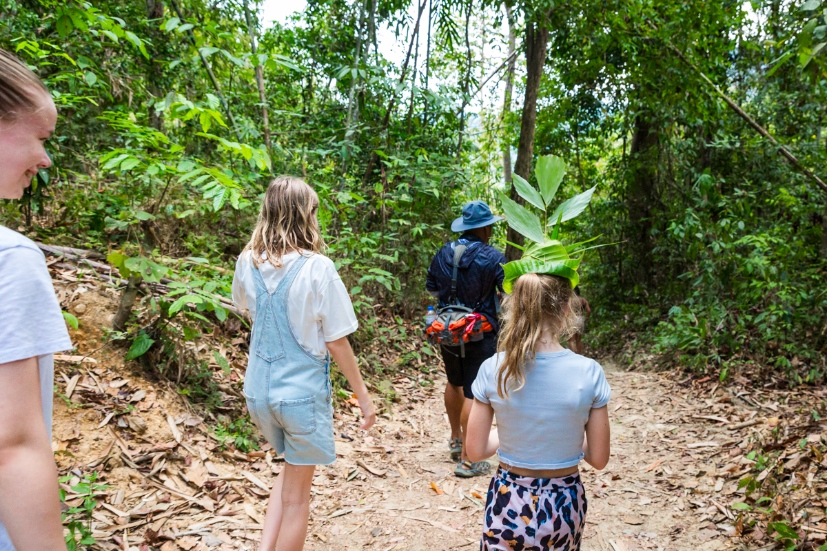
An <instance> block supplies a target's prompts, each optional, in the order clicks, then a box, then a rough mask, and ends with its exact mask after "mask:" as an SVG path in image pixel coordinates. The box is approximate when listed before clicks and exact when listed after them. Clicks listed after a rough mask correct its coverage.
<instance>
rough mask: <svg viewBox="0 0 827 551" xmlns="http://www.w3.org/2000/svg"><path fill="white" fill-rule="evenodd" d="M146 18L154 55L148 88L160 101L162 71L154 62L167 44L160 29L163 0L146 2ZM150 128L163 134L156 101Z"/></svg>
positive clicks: (162, 119) (151, 113)
mask: <svg viewBox="0 0 827 551" xmlns="http://www.w3.org/2000/svg"><path fill="white" fill-rule="evenodd" d="M146 18H147V20H149V21H150V24H149V31H148V33H149V37H150V39H151V40H152V42H153V52H152V53H153V55H152V56H150V60H149V71H148V74H147V87H146V88H147V91H148V92H149V93H150V95H151V96H152V97H153V99H159V98H160V97H161V96H162V95H163V90H162V88H161V77H162V70H161V69H160V65H159V64H157V63H156V62H155V61H154V60H155V59H157V58H159V57H162V56H161V55H158V54H161V52H158V49H159V48H161V47H162V46H161V45H162V44H164V43H165V42H164V39H163V34H162V33H161V31H160V30H159V28H158V27H159V25H160V23H161V21H163V20H164V3H163V1H162V0H146ZM163 57H166V56H163ZM149 126H151V127H152V128H154V129H155V130H158V131H159V132H163V128H164V116H163V114H162V113H159V112H158V111H156V110H155V102H154V101H152V102H150V103H149Z"/></svg>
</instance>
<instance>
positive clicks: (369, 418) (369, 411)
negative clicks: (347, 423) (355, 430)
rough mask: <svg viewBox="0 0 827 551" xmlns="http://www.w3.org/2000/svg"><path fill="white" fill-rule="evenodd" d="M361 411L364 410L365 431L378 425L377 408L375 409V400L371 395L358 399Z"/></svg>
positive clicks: (362, 425)
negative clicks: (375, 424)
mask: <svg viewBox="0 0 827 551" xmlns="http://www.w3.org/2000/svg"><path fill="white" fill-rule="evenodd" d="M358 400H359V409H361V410H362V424H361V428H362V429H363V430H368V429H369V428H371V427H372V426H373V424H374V423H376V408H375V407H373V400H372V399H371V397H370V394H365V395H364V396H360V397H358Z"/></svg>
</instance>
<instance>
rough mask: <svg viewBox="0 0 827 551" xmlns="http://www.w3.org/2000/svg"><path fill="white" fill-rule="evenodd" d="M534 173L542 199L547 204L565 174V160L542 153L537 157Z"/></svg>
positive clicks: (555, 193) (552, 197)
mask: <svg viewBox="0 0 827 551" xmlns="http://www.w3.org/2000/svg"><path fill="white" fill-rule="evenodd" d="M534 174H535V175H536V176H537V183H538V184H540V193H542V194H543V201H545V203H546V206H548V205H550V204H551V201H552V200H553V199H554V196H555V195H557V189H558V188H559V187H560V182H562V181H563V176H565V174H566V162H565V161H564V160H563V159H561V158H560V157H558V156H557V155H543V156H542V157H540V158H539V159H537V168H536V169H534Z"/></svg>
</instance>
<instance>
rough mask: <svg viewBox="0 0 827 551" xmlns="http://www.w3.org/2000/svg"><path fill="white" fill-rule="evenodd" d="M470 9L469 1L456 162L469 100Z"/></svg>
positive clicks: (466, 16) (469, 3)
mask: <svg viewBox="0 0 827 551" xmlns="http://www.w3.org/2000/svg"><path fill="white" fill-rule="evenodd" d="M472 7H473V3H472V2H471V1H470V0H469V2H468V6H467V7H466V11H465V51H466V58H465V78H463V83H462V106H461V107H460V110H459V138H458V139H457V160H459V156H460V153H461V152H462V139H463V137H464V134H465V107H466V106H467V105H468V101H469V99H470V98H469V97H468V94H469V93H470V90H469V88H468V87H469V85H470V83H471V40H470V38H469V37H468V27H470V26H471V8H472Z"/></svg>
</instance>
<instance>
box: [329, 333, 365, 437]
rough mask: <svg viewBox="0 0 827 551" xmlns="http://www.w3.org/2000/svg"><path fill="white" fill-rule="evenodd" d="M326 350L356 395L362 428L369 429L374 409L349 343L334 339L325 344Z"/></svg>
mask: <svg viewBox="0 0 827 551" xmlns="http://www.w3.org/2000/svg"><path fill="white" fill-rule="evenodd" d="M327 349H328V350H329V351H330V355H331V356H332V357H333V359H334V360H335V361H336V365H338V366H339V369H340V370H341V371H342V375H344V376H345V379H347V382H348V384H349V385H350V388H352V389H353V392H354V393H355V394H356V399H357V400H358V401H359V408H360V409H361V410H362V417H363V419H362V428H363V429H365V430H367V429H369V428H370V427H371V426H373V424H374V423H375V422H376V409H375V408H374V407H373V400H371V397H370V394H368V387H366V386H365V382H364V381H363V380H362V374H361V373H360V372H359V366H358V365H356V356H354V355H353V349H352V348H351V347H350V341H348V340H347V337H342V338H341V339H336V340H335V341H331V342H329V343H327Z"/></svg>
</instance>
